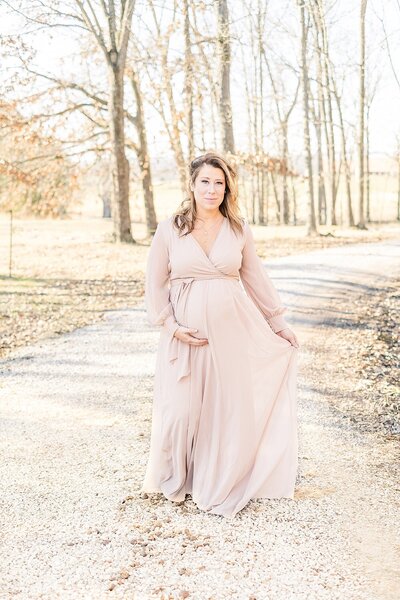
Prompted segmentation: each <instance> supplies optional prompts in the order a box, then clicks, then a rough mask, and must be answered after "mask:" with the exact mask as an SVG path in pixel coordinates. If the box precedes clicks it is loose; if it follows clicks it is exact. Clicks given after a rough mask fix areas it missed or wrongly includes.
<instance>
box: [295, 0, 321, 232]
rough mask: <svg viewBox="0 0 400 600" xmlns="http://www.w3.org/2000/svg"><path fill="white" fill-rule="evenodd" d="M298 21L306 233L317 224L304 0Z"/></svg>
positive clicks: (313, 229)
mask: <svg viewBox="0 0 400 600" xmlns="http://www.w3.org/2000/svg"><path fill="white" fill-rule="evenodd" d="M299 8H300V23H301V75H302V88H303V128H304V155H305V163H306V170H307V181H308V221H307V235H313V234H316V233H317V224H316V219H315V206H314V185H313V165H312V155H311V138H310V108H309V79H308V61H307V37H308V36H307V24H306V10H305V0H300V1H299Z"/></svg>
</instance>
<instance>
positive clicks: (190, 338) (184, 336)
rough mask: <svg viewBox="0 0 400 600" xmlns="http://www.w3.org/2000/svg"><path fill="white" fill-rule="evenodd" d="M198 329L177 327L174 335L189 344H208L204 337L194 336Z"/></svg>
mask: <svg viewBox="0 0 400 600" xmlns="http://www.w3.org/2000/svg"><path fill="white" fill-rule="evenodd" d="M197 331H198V329H190V328H189V327H179V329H177V331H176V332H175V337H177V338H178V339H179V340H181V342H185V343H186V344H191V345H192V346H205V345H206V344H208V340H207V339H206V338H197V337H195V336H194V334H195V333H197Z"/></svg>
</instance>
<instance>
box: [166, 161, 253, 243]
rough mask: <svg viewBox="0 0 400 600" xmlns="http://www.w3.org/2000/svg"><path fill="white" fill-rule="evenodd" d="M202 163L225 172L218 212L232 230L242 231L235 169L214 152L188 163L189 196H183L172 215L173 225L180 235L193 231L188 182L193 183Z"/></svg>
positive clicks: (193, 205) (192, 203)
mask: <svg viewBox="0 0 400 600" xmlns="http://www.w3.org/2000/svg"><path fill="white" fill-rule="evenodd" d="M203 165H211V166H212V167H216V168H218V169H222V170H223V172H224V174H225V194H224V199H223V201H222V203H221V204H220V206H219V210H220V212H221V213H222V214H223V215H224V217H227V219H229V223H230V225H231V227H232V229H233V230H235V231H237V232H239V233H241V232H242V231H243V219H242V218H241V216H240V210H239V205H238V188H237V174H236V171H235V169H234V168H233V166H232V165H231V164H229V162H228V161H227V160H226V159H225V158H224V157H223V156H221V155H220V154H217V153H216V152H207V153H206V154H202V155H201V156H198V157H197V158H195V159H194V160H192V162H191V163H190V165H189V184H188V190H187V191H188V194H189V197H188V198H185V200H183V202H182V203H181V205H180V206H179V208H178V209H177V211H176V212H175V213H174V215H173V223H174V226H175V227H176V228H177V229H178V231H179V233H180V234H181V235H186V234H188V233H190V232H191V231H193V228H194V223H195V221H196V216H197V211H196V201H195V199H194V193H193V192H192V190H191V189H190V184H192V185H194V182H195V181H196V178H197V176H198V174H199V172H200V169H201V168H202V167H203Z"/></svg>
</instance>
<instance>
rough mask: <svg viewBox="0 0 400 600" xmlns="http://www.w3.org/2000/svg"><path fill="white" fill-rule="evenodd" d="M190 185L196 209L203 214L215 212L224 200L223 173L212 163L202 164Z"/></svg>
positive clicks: (224, 185)
mask: <svg viewBox="0 0 400 600" xmlns="http://www.w3.org/2000/svg"><path fill="white" fill-rule="evenodd" d="M190 187H191V190H192V192H193V194H194V199H195V201H196V208H197V210H198V211H199V209H200V212H204V213H205V214H207V213H212V212H215V210H216V209H218V208H219V206H220V205H221V204H222V202H223V200H224V194H225V187H226V184H225V173H224V172H223V170H222V169H219V168H217V167H213V166H212V165H203V166H202V167H201V169H200V171H199V172H198V174H197V177H196V179H195V181H194V184H191V186H190Z"/></svg>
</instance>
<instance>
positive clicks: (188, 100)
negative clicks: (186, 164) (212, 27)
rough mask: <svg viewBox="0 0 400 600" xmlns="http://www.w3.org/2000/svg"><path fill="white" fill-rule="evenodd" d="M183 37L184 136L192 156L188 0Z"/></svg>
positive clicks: (192, 134)
mask: <svg viewBox="0 0 400 600" xmlns="http://www.w3.org/2000/svg"><path fill="white" fill-rule="evenodd" d="M183 11H184V39H185V65H184V69H185V116H186V119H185V120H186V136H187V140H188V155H189V158H193V157H194V133H193V56H192V43H191V39H190V14H189V0H184V3H183Z"/></svg>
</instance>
